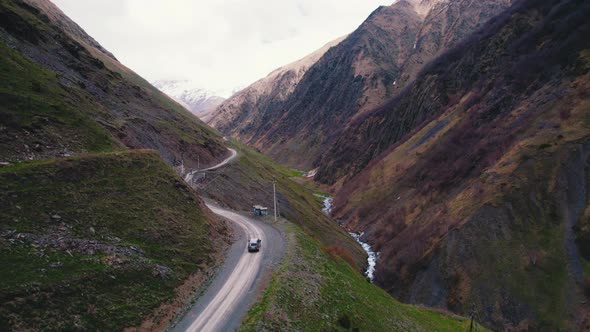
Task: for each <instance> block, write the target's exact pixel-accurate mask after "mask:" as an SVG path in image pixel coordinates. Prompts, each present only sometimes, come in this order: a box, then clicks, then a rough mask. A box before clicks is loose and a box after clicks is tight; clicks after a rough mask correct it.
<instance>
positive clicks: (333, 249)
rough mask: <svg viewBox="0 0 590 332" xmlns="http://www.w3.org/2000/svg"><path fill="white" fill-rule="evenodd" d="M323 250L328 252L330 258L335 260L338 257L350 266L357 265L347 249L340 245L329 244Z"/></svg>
mask: <svg viewBox="0 0 590 332" xmlns="http://www.w3.org/2000/svg"><path fill="white" fill-rule="evenodd" d="M324 251H325V252H326V253H328V255H330V257H332V259H335V260H337V259H338V258H341V259H342V260H344V261H345V262H346V263H347V264H348V265H350V266H352V268H354V269H356V268H357V267H358V266H357V264H356V262H355V260H354V258H352V255H351V254H350V253H349V252H348V250H346V249H344V248H342V247H341V246H330V247H327V248H325V249H324Z"/></svg>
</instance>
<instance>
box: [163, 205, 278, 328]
mask: <svg viewBox="0 0 590 332" xmlns="http://www.w3.org/2000/svg"><path fill="white" fill-rule="evenodd" d="M208 207H209V208H210V209H211V210H212V211H213V212H214V213H216V214H218V215H220V216H222V217H224V218H226V219H228V220H230V221H231V222H232V225H233V227H234V234H236V238H235V239H234V241H235V242H234V243H233V245H232V247H231V248H230V250H229V252H228V253H227V257H226V259H225V262H224V265H223V266H222V267H221V269H220V270H219V272H218V274H217V276H216V277H215V279H214V281H213V283H212V284H211V285H210V286H209V287H208V289H207V290H206V292H205V294H203V296H201V297H200V298H199V299H198V301H197V303H196V304H195V305H194V306H193V308H192V309H191V310H190V311H189V312H188V313H187V314H186V315H185V317H184V318H183V319H182V320H181V321H180V322H179V323H178V324H177V325H176V326H175V327H174V329H173V331H233V330H235V329H237V328H238V327H239V326H240V322H241V320H242V318H243V317H244V315H245V314H246V312H247V311H248V308H249V307H250V305H251V304H252V303H253V302H254V301H255V300H256V295H257V288H258V287H259V286H260V282H261V278H260V277H261V276H262V275H263V274H264V273H265V271H266V270H267V269H268V268H270V267H272V266H273V265H275V264H277V263H278V262H279V261H280V259H281V257H282V254H283V251H284V240H283V238H282V235H281V233H280V232H279V231H278V230H277V229H276V228H274V227H273V226H272V225H270V224H267V223H264V222H261V221H257V220H254V219H252V218H248V217H244V216H242V215H240V214H237V213H235V212H232V211H229V210H225V209H222V208H219V207H216V206H213V205H208ZM249 238H259V239H261V240H262V248H261V250H260V251H259V252H257V253H249V252H248V251H247V249H246V244H247V240H248V239H249Z"/></svg>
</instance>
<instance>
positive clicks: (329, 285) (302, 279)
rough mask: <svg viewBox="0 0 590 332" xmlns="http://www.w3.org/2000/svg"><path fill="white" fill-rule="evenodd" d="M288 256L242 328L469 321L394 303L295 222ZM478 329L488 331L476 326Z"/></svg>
mask: <svg viewBox="0 0 590 332" xmlns="http://www.w3.org/2000/svg"><path fill="white" fill-rule="evenodd" d="M283 228H284V230H285V231H286V232H287V233H288V234H289V243H288V247H289V249H288V250H287V253H286V258H285V261H284V262H283V264H282V265H281V266H280V267H279V269H278V270H277V271H276V272H275V274H274V275H273V277H272V280H271V282H270V285H269V287H268V289H267V290H266V292H265V293H264V294H263V296H262V298H261V300H260V301H259V302H258V303H257V304H256V305H254V307H252V308H251V310H250V311H249V312H248V315H247V317H246V318H245V320H244V324H243V326H242V330H244V331H258V330H261V329H262V330H270V331H439V332H442V331H449V332H450V331H463V330H465V328H466V327H467V326H468V324H469V320H466V319H464V318H461V317H457V316H451V315H448V314H443V313H440V312H434V311H431V310H429V309H426V308H422V307H415V306H411V305H406V304H402V303H400V302H398V301H397V300H395V299H394V298H392V297H391V296H390V295H389V294H387V293H386V292H385V291H384V290H382V289H380V288H378V287H376V286H375V285H373V284H371V283H369V282H367V280H366V279H365V278H363V277H362V276H361V275H360V274H359V273H357V272H356V271H354V270H353V269H351V267H350V266H349V265H348V264H346V263H345V262H344V261H343V260H342V259H340V258H338V257H337V256H335V255H333V254H328V253H326V252H325V251H323V250H322V249H321V245H320V244H319V243H318V242H317V241H315V240H313V239H312V238H311V237H309V236H308V235H306V234H305V233H304V232H302V231H301V229H300V228H298V227H296V226H293V225H285V227H283ZM478 328H479V331H486V329H485V328H483V327H482V326H479V325H478Z"/></svg>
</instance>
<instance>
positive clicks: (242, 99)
mask: <svg viewBox="0 0 590 332" xmlns="http://www.w3.org/2000/svg"><path fill="white" fill-rule="evenodd" d="M344 38H346V36H344V37H341V38H338V39H335V40H333V41H331V42H329V43H327V44H326V45H324V46H323V47H322V48H320V49H319V50H317V51H315V52H313V53H311V54H309V55H308V56H306V57H304V58H303V59H300V60H298V61H295V62H293V63H290V64H288V65H286V66H283V67H280V68H278V69H275V70H274V71H272V72H271V73H270V74H268V76H266V77H265V78H263V79H260V80H258V81H256V82H254V83H253V84H251V85H250V86H248V87H246V88H244V89H242V90H240V91H238V92H236V93H234V95H232V96H231V97H230V98H229V99H227V100H226V101H225V102H223V103H222V104H221V105H220V106H219V107H217V109H215V110H214V111H213V112H212V114H211V115H210V117H209V118H208V119H207V120H206V122H207V123H208V124H209V125H211V126H213V127H215V128H217V129H219V130H221V131H223V132H226V133H231V134H232V135H235V134H236V133H237V132H238V131H239V130H241V129H242V128H246V127H247V128H250V127H256V126H261V122H262V121H264V120H263V118H266V117H268V115H267V114H266V112H267V110H269V109H273V107H275V105H276V104H277V103H280V102H283V101H284V100H286V99H287V98H288V97H289V96H290V95H291V94H292V93H293V91H294V90H295V88H296V87H297V84H298V83H299V81H300V80H301V79H302V78H303V76H304V75H305V73H306V72H307V71H308V70H309V68H310V67H311V66H313V65H314V64H315V63H316V62H317V61H318V60H319V59H320V58H321V57H322V56H323V55H324V54H325V53H326V52H327V51H328V50H329V49H330V48H331V47H333V46H335V45H338V43H340V42H341V41H342V40H344ZM247 137H248V133H246V132H244V136H240V138H241V139H246V140H247Z"/></svg>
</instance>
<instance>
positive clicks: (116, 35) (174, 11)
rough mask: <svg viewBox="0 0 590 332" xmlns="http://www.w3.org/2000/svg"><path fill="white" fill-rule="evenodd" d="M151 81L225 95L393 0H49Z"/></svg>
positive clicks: (351, 27)
mask: <svg viewBox="0 0 590 332" xmlns="http://www.w3.org/2000/svg"><path fill="white" fill-rule="evenodd" d="M52 1H53V2H54V3H55V4H57V5H58V6H59V7H60V8H61V9H62V10H63V11H64V12H65V13H66V14H67V15H68V16H70V17H71V18H72V19H73V20H74V21H76V22H77V23H78V24H79V25H80V26H82V28H84V29H85V30H86V32H88V33H89V34H90V35H91V36H93V37H94V38H95V39H96V40H98V42H99V43H101V44H102V45H103V46H104V47H105V48H106V49H108V50H109V51H111V52H112V53H114V54H115V56H116V57H117V58H118V59H119V60H120V61H121V62H123V64H125V65H127V66H128V67H130V68H131V69H133V70H135V71H136V72H137V73H139V74H140V75H142V76H143V77H145V78H146V79H148V80H150V81H153V80H158V79H187V80H190V81H192V82H194V84H195V85H196V87H200V88H205V89H208V90H211V91H215V92H217V93H218V94H223V95H225V96H226V97H227V95H228V94H230V93H231V91H232V90H234V89H236V88H238V87H244V86H246V85H248V84H250V83H252V82H254V81H255V80H257V79H259V78H261V77H264V76H266V74H268V73H269V72H270V71H272V70H273V69H275V68H277V67H280V66H282V65H284V64H287V63H290V62H292V61H295V60H297V59H299V58H301V57H303V56H305V55H307V54H309V53H311V52H313V51H314V50H316V49H318V48H320V47H321V46H322V45H324V44H325V43H327V42H329V41H331V40H333V39H336V38H338V37H340V36H342V35H345V34H347V33H350V32H352V31H353V30H354V29H355V28H356V27H357V26H358V25H359V24H360V23H362V21H363V20H364V19H365V18H366V17H367V16H368V15H369V14H370V13H371V12H372V11H373V10H374V9H376V8H377V7H378V6H379V5H389V4H391V3H392V2H393V0H389V1H384V0H280V1H278V0H84V1H80V0H52Z"/></svg>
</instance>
